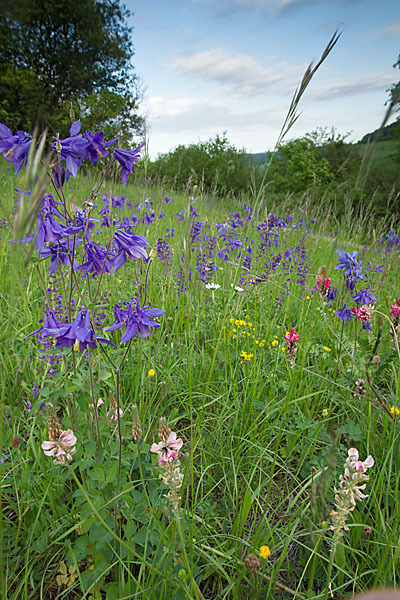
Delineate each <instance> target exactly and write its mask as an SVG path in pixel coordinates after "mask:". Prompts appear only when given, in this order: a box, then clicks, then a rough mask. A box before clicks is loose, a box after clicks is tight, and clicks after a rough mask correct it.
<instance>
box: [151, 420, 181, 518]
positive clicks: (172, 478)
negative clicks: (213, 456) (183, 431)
mask: <svg viewBox="0 0 400 600" xmlns="http://www.w3.org/2000/svg"><path fill="white" fill-rule="evenodd" d="M158 436H159V438H160V440H161V441H160V442H159V443H158V444H152V446H151V448H150V452H154V453H155V454H158V464H159V465H160V467H162V468H163V473H162V480H163V482H164V483H165V485H166V486H168V488H169V491H168V493H167V494H165V497H166V498H168V500H169V501H170V502H171V504H172V510H173V512H174V513H175V514H178V507H179V502H180V500H181V497H180V495H179V492H180V489H181V487H182V481H183V473H181V470H180V461H179V457H180V452H179V450H180V449H181V448H182V446H183V441H182V439H181V438H177V436H176V433H175V432H174V431H171V429H170V428H169V427H168V423H167V421H166V420H165V419H163V418H161V419H160V426H159V431H158Z"/></svg>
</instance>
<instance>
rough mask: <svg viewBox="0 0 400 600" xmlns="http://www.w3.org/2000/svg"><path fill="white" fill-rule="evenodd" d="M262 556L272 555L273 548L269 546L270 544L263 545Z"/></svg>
mask: <svg viewBox="0 0 400 600" xmlns="http://www.w3.org/2000/svg"><path fill="white" fill-rule="evenodd" d="M260 556H261V558H268V556H271V550H270V549H269V548H268V546H261V548H260Z"/></svg>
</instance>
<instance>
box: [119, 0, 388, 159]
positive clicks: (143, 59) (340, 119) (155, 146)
mask: <svg viewBox="0 0 400 600" xmlns="http://www.w3.org/2000/svg"><path fill="white" fill-rule="evenodd" d="M122 1H123V3H124V4H125V5H126V6H127V8H129V9H130V10H131V11H132V12H133V16H132V17H131V18H130V20H129V22H130V24H131V25H132V26H133V28H134V29H133V34H132V37H133V44H134V48H135V56H134V57H133V64H134V68H135V72H136V74H137V75H138V76H139V78H140V81H141V88H142V91H143V100H142V104H141V108H140V111H141V114H142V115H143V116H145V117H146V122H147V138H148V143H149V152H150V156H151V157H152V158H155V157H156V156H157V155H158V154H159V153H165V152H169V151H170V150H173V149H174V148H176V146H178V145H180V144H184V145H188V144H191V143H194V144H196V143H198V142H199V141H206V140H208V139H210V138H214V137H215V136H216V135H217V134H220V135H221V134H223V133H224V132H226V135H227V138H228V140H229V142H230V143H231V144H233V145H234V146H235V147H236V148H238V149H242V148H244V149H246V151H247V152H265V151H267V150H272V149H273V148H274V146H275V144H276V140H277V138H278V135H279V132H280V130H281V127H282V124H283V122H284V119H285V117H286V114H287V111H288V108H289V105H290V101H291V99H292V96H293V94H294V91H295V90H296V87H297V86H298V84H299V82H300V81H301V78H302V76H303V74H304V71H305V69H306V68H307V66H308V65H309V64H310V62H312V61H313V62H314V63H315V62H317V61H318V60H319V58H320V56H321V54H322V52H323V51H324V49H325V47H326V45H327V44H328V42H329V40H330V39H331V37H332V35H333V34H334V32H335V31H336V30H339V31H340V32H341V36H340V39H339V41H338V42H337V44H336V46H335V47H334V48H333V50H332V52H331V53H330V55H329V56H328V57H327V59H326V61H325V62H324V63H323V64H322V66H321V67H320V68H319V70H318V71H317V73H316V74H315V76H314V78H313V80H312V82H311V84H310V85H309V87H308V88H307V90H306V92H305V95H304V96H303V98H302V101H301V104H300V107H299V109H300V112H301V115H300V117H299V119H298V120H297V122H296V124H295V126H294V127H293V129H291V130H290V132H289V134H288V136H287V139H293V138H295V137H300V136H302V135H304V134H305V133H307V132H311V131H314V130H315V129H317V128H318V127H322V128H325V127H326V128H328V129H329V130H330V129H331V128H332V127H334V128H335V130H336V131H337V132H338V133H340V134H342V135H344V134H347V133H350V136H349V137H348V141H357V140H359V139H360V138H361V137H362V136H363V135H364V134H365V133H368V132H370V131H373V130H375V129H376V128H377V127H379V125H380V123H381V122H382V119H383V116H384V114H385V110H386V107H385V102H386V100H387V99H388V92H387V89H388V87H390V86H391V85H392V84H393V83H395V82H396V81H398V79H399V76H400V71H399V70H398V69H394V68H393V64H394V63H395V62H396V60H397V58H398V56H399V53H400V43H399V42H400V0H147V1H146V2H143V0H122Z"/></svg>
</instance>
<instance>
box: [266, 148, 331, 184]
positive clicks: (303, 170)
mask: <svg viewBox="0 0 400 600" xmlns="http://www.w3.org/2000/svg"><path fill="white" fill-rule="evenodd" d="M269 177H270V178H271V180H272V182H273V186H274V189H275V190H276V191H278V192H285V193H286V192H295V193H296V192H304V191H305V190H307V189H309V188H310V187H311V186H314V185H320V184H323V183H327V182H329V181H331V180H332V179H333V174H332V172H331V170H330V166H329V163H328V161H327V160H326V159H325V158H321V160H318V161H317V157H316V146H315V143H314V142H313V141H312V140H311V139H308V138H305V137H304V138H299V139H295V140H291V141H289V142H286V143H284V144H282V145H280V146H279V148H278V153H277V155H276V157H275V158H274V160H273V161H272V163H271V169H270V172H269Z"/></svg>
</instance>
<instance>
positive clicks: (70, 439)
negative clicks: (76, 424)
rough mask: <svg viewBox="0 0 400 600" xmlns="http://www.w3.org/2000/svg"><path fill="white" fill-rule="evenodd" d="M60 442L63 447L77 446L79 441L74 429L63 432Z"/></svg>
mask: <svg viewBox="0 0 400 600" xmlns="http://www.w3.org/2000/svg"><path fill="white" fill-rule="evenodd" d="M60 442H61V444H62V445H63V446H67V447H70V446H75V444H76V442H77V439H76V437H75V435H74V432H73V431H72V429H67V430H66V431H63V432H62V433H61V435H60Z"/></svg>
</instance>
